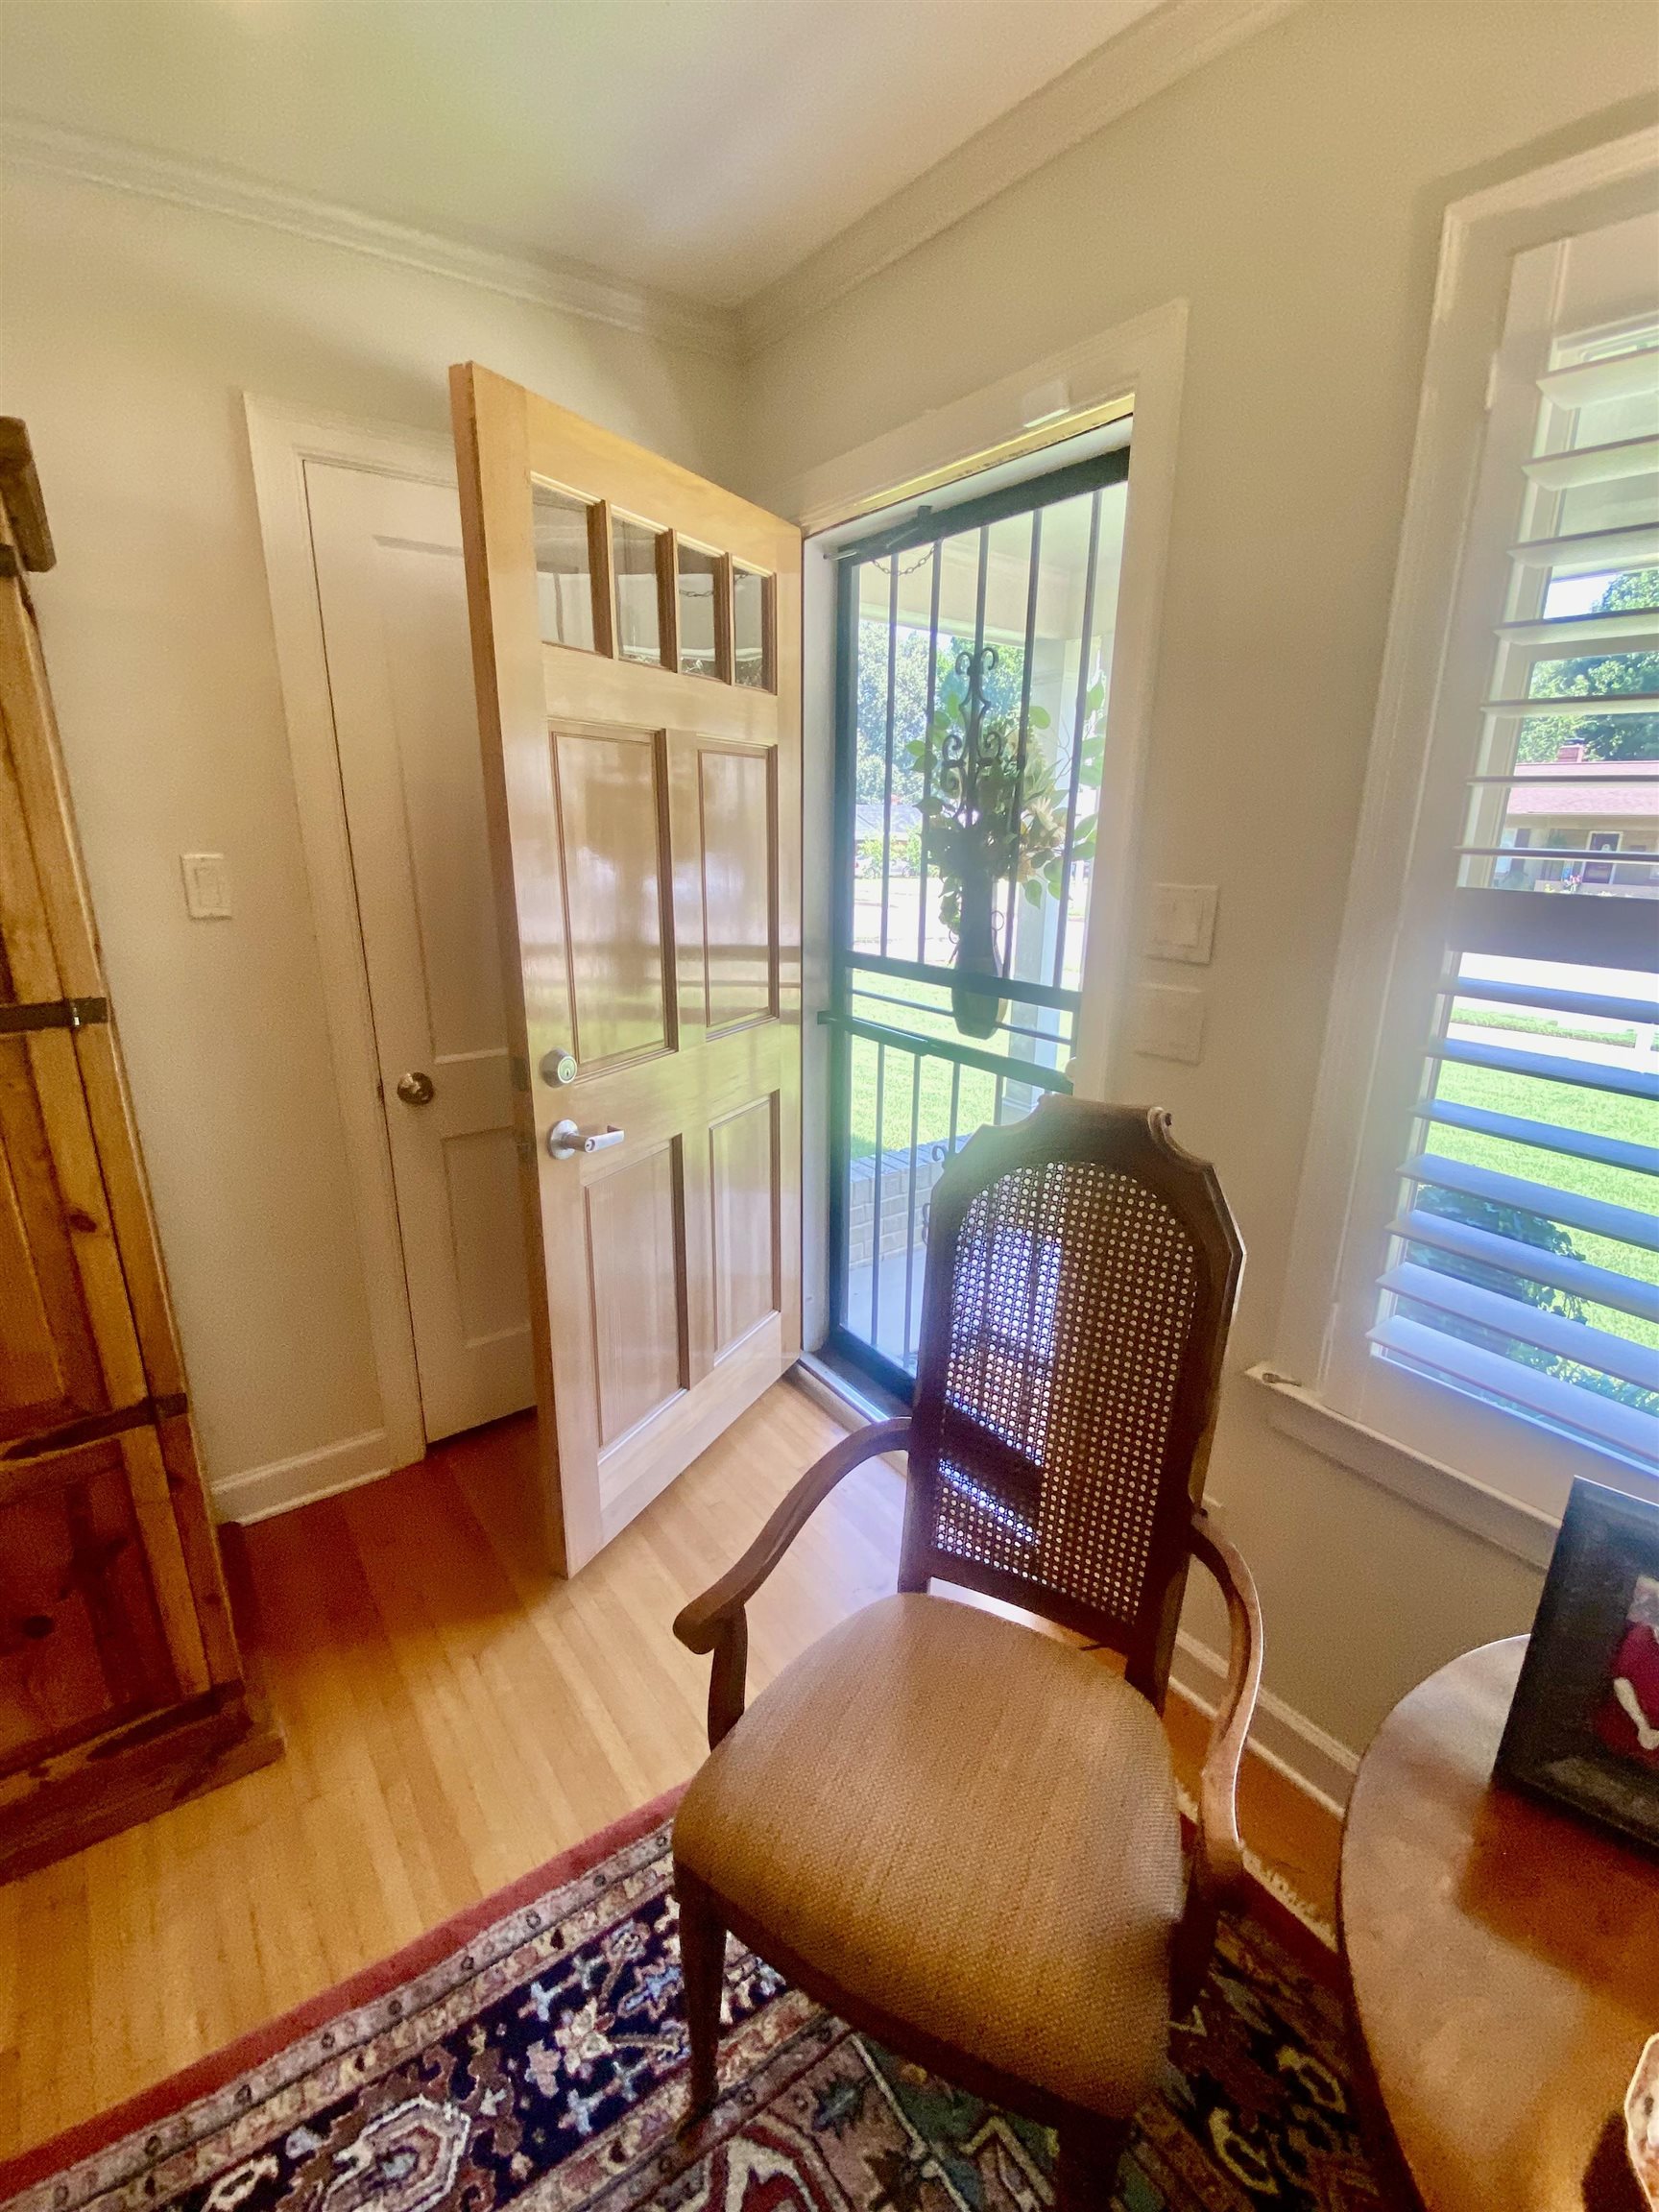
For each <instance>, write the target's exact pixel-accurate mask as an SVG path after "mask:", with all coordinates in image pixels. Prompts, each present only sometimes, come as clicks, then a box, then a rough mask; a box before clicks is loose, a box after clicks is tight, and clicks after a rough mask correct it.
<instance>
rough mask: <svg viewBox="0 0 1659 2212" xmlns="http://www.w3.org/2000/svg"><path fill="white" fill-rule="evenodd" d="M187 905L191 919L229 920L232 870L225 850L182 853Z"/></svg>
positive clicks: (204, 920) (186, 908)
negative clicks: (229, 867)
mask: <svg viewBox="0 0 1659 2212" xmlns="http://www.w3.org/2000/svg"><path fill="white" fill-rule="evenodd" d="M179 865H180V868H181V869H182V870H183V873H184V908H185V911H186V913H187V914H188V915H189V917H190V919H191V921H192V922H228V921H229V919H230V871H229V869H228V867H227V866H226V864H225V855H224V854H223V853H180V855H179Z"/></svg>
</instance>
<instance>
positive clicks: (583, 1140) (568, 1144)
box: [547, 1121, 627, 1160]
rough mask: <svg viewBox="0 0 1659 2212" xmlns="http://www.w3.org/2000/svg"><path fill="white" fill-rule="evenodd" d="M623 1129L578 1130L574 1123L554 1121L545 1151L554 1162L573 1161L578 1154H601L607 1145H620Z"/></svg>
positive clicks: (624, 1132)
mask: <svg viewBox="0 0 1659 2212" xmlns="http://www.w3.org/2000/svg"><path fill="white" fill-rule="evenodd" d="M626 1135H627V1131H626V1130H623V1129H580V1128H578V1127H577V1125H576V1123H575V1122H574V1121H555V1122H554V1124H553V1126H552V1128H551V1129H549V1130H548V1132H547V1149H548V1151H549V1152H551V1153H552V1155H553V1157H554V1159H555V1160H574V1159H575V1157H576V1155H577V1153H578V1152H603V1151H604V1149H605V1147H606V1146H607V1145H608V1144H620V1143H621V1142H622V1140H623V1138H624V1137H625V1136H626Z"/></svg>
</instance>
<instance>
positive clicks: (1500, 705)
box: [1480, 691, 1659, 715]
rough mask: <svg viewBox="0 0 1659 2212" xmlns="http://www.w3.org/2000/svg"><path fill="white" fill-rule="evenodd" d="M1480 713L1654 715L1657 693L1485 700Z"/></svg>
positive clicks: (1658, 704) (1574, 693) (1556, 694)
mask: <svg viewBox="0 0 1659 2212" xmlns="http://www.w3.org/2000/svg"><path fill="white" fill-rule="evenodd" d="M1480 711H1481V712H1482V713H1483V714H1518V715H1524V714H1654V713H1659V691H1591V692H1584V691H1566V692H1550V693H1547V694H1545V695H1543V696H1541V697H1539V698H1536V699H1488V700H1487V701H1486V702H1485V704H1484V705H1483V706H1482V708H1481V709H1480Z"/></svg>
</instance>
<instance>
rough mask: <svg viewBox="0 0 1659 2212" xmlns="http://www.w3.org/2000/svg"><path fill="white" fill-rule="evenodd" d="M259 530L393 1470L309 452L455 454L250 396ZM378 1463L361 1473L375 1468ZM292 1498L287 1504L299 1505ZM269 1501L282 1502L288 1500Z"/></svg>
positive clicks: (382, 1211)
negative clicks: (308, 493)
mask: <svg viewBox="0 0 1659 2212" xmlns="http://www.w3.org/2000/svg"><path fill="white" fill-rule="evenodd" d="M243 399H244V405H245V407H246V411H247V418H248V445H249V450H250V453H251V455H252V463H253V488H254V494H255V497H256V500H257V502H258V509H259V534H260V537H261V539H262V540H263V541H264V547H265V572H266V576H267V579H268V581H269V584H270V590H271V617H272V623H273V627H274V629H275V632H276V665H277V671H278V675H279V677H280V680H281V685H282V706H283V712H284V716H285V718H286V721H287V725H288V751H289V757H290V759H291V761H292V763H293V768H294V797H295V802H296V805H297V806H298V808H299V814H300V841H301V847H302V849H303V852H304V856H305V875H306V879H307V882H308V884H309V887H310V893H311V913H312V920H313V923H314V926H315V929H316V936H317V950H318V955H319V960H320V965H321V968H322V977H323V999H324V1005H325V1012H326V1017H327V1022H328V1041H329V1045H330V1046H331V1048H332V1051H333V1056H334V1082H335V1089H336V1092H337V1094H338V1096H339V1101H340V1119H341V1123H342V1125H343V1127H344V1130H345V1137H346V1159H347V1167H348V1172H349V1178H350V1187H351V1204H352V1213H353V1216H354V1219H355V1223H356V1231H357V1249H358V1256H359V1259H360V1261H361V1263H362V1269H363V1287H364V1293H365V1296H366V1298H367V1301H368V1307H369V1331H370V1338H371V1344H372V1348H373V1360H374V1373H375V1380H376V1383H377V1384H378V1387H379V1392H380V1407H381V1417H382V1425H383V1430H384V1437H385V1444H384V1453H385V1465H386V1467H387V1468H392V1467H404V1466H408V1465H410V1464H411V1463H412V1462H413V1461H415V1460H417V1459H420V1458H421V1457H422V1456H423V1455H424V1454H425V1450H426V1431H425V1426H424V1424H423V1422H422V1419H421V1378H420V1374H419V1371H418V1369H417V1367H416V1364H415V1332H414V1326H413V1323H412V1320H411V1318H410V1311H409V1291H408V1286H407V1284H406V1283H405V1281H404V1276H403V1243H402V1238H401V1235H400V1233H399V1230H398V1223H397V1193H396V1190H395V1189H394V1186H393V1181H392V1152H391V1146H390V1144H389V1143H388V1142H387V1135H386V1120H385V1115H384V1112H383V1111H382V1108H381V1104H380V1099H379V1093H378V1088H377V1086H378V1084H379V1080H380V1068H379V1054H378V1051H377V1049H376V1046H375V1041H374V1020H373V1008H372V1006H371V1002H370V997H369V968H368V962H367V959H366V957H365V954H364V950H363V931H362V923H361V920H360V918H359V915H358V910H357V889H356V881H355V878H354V876H353V873H352V867H351V845H350V837H349V831H348V828H347V820H346V797H345V792H344V789H343V788H342V785H341V781H340V757H339V751H338V746H337V742H336V737H335V730H334V713H333V708H332V704H331V701H330V697H329V688H328V663H327V657H326V654H325V647H324V637H323V613H322V606H321V602H320V600H319V597H318V589H317V571H316V565H315V562H314V559H313V555H312V550H311V524H310V515H309V509H308V507H307V503H306V496H305V464H306V463H307V462H308V461H325V462H329V463H332V464H334V465H335V466H337V467H341V468H348V469H362V470H364V471H365V472H367V473H371V474H376V475H385V476H401V477H407V478H411V479H413V480H414V481H415V482H417V483H422V484H439V485H448V486H450V487H453V485H454V482H455V456H454V451H453V448H452V447H451V446H450V444H449V441H448V440H447V439H446V438H445V437H443V436H441V435H440V434H438V433H436V432H427V431H421V430H413V429H402V428H399V427H397V425H395V424H390V423H385V424H382V423H377V422H368V421H356V420H354V419H352V418H350V417H348V416H336V415H325V414H319V413H312V412H309V411H301V410H298V409H294V408H291V407H286V406H284V405H282V404H281V403H280V402H279V401H273V400H266V399H260V398H257V397H254V395H253V394H252V393H246V394H244V396H243ZM379 1472H383V1470H382V1469H371V1470H370V1471H369V1474H360V1475H357V1476H355V1477H354V1479H355V1480H368V1479H370V1477H371V1476H372V1475H373V1474H375V1473H379ZM296 1502H297V1501H293V1500H287V1499H285V1500H283V1501H282V1502H281V1503H296ZM267 1509H273V1510H276V1509H280V1507H279V1506H275V1507H267Z"/></svg>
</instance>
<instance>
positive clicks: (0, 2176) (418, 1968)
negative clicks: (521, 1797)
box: [0, 1783, 685, 2203]
mask: <svg viewBox="0 0 1659 2212" xmlns="http://www.w3.org/2000/svg"><path fill="white" fill-rule="evenodd" d="M684 1794H685V1784H684V1783H680V1784H678V1785H677V1786H676V1787H675V1788H674V1789H672V1790H665V1791H663V1792H662V1794H661V1796H660V1797H653V1798H652V1799H651V1801H650V1803H649V1804H646V1805H637V1806H636V1807H635V1808H634V1810H633V1812H631V1813H624V1814H623V1815H622V1816H621V1818H620V1819H618V1820H613V1821H612V1822H611V1824H610V1826H609V1827H607V1828H600V1829H598V1830H596V1831H595V1833H594V1834H593V1835H591V1836H586V1837H584V1838H583V1839H582V1841H581V1842H580V1843H573V1844H572V1845H571V1846H570V1848H569V1850H567V1851H561V1852H560V1853H559V1854H558V1856H557V1857H555V1858H552V1859H549V1860H547V1861H545V1862H544V1863H542V1864H541V1865H540V1866H533V1867H532V1868H531V1869H530V1871H529V1872H528V1873H527V1874H521V1875H520V1876H519V1877H518V1879H517V1881H516V1882H510V1883H508V1885H507V1887H505V1888H504V1889H496V1890H493V1891H492V1892H491V1894H490V1895H489V1896H488V1897H480V1898H479V1899H477V1901H476V1902H475V1903H473V1904H471V1905H464V1906H463V1907H462V1909H461V1910H460V1911H459V1912H454V1913H451V1914H450V1916H449V1918H448V1919H447V1920H442V1921H440V1922H439V1924H438V1926H437V1927H436V1928H428V1929H427V1930H426V1932H425V1934H424V1935H421V1936H416V1937H415V1938H414V1939H413V1941H411V1942H408V1943H405V1944H404V1946H403V1948H402V1949H401V1950H400V1951H395V1952H393V1953H392V1955H391V1957H390V1958H387V1959H376V1960H373V1962H372V1963H371V1964H370V1965H367V1966H363V1967H360V1968H359V1969H358V1971H357V1972H356V1973H355V1974H349V1975H348V1976H347V1977H346V1979H345V1981H344V1982H336V1983H335V1984H333V1986H332V1987H331V1988H327V1989H322V1990H319V1991H318V1993H317V1995H316V1996H315V1997H307V1998H305V1999H304V2000H303V2001H302V2002H301V2003H300V2004H298V2005H296V2006H294V2007H293V2008H291V2009H290V2010H289V2011H286V2012H282V2013H279V2014H278V2015H277V2016H276V2018H275V2019H273V2020H265V2021H261V2023H260V2024H259V2026H258V2027H257V2028H250V2029H249V2030H248V2031H247V2032H246V2033H245V2034H242V2035H238V2036H236V2037H235V2038H234V2040H233V2041H231V2042H229V2043H227V2044H225V2045H224V2046H223V2047H222V2048H221V2049H219V2050H217V2051H210V2052H208V2053H206V2054H205V2055H204V2056H203V2057H201V2058H196V2059H192V2061H191V2062H190V2064H189V2065H188V2066H183V2067H180V2070H179V2072H178V2073H176V2074H169V2075H167V2076H165V2077H164V2079H163V2080H159V2081H156V2082H153V2083H152V2084H151V2086H150V2087H149V2088H148V2089H140V2090H137V2091H136V2092H135V2093H134V2094H133V2095H132V2096H131V2097H129V2098H127V2099H126V2100H125V2101H124V2102H123V2103H121V2104H113V2105H111V2106H110V2107H109V2109H108V2111H105V2112H96V2113H94V2114H93V2115H92V2116H91V2118H90V2119H87V2120H78V2121H77V2122H76V2123H75V2125H74V2126H73V2127H71V2128H64V2130H63V2132H62V2133H61V2134H60V2135H54V2136H51V2137H50V2138H49V2139H48V2140H47V2141H46V2142H44V2143H38V2144H36V2145H35V2146H34V2147H33V2149H31V2150H28V2151H23V2152H18V2153H17V2155H16V2156H15V2157H13V2158H7V2159H3V2160H0V2203H4V2202H5V2201H7V2200H10V2199H11V2198H12V2197H15V2196H17V2195H19V2194H20V2193H21V2192H22V2191H23V2190H25V2189H28V2188H31V2187H33V2186H34V2184H35V2183H36V2182H37V2181H41V2180H44V2179H45V2178H46V2177H47V2176H48V2175H52V2174H59V2173H61V2172H62V2171H63V2170H64V2169H65V2168H66V2167H70V2166H78V2165H80V2164H81V2162H82V2161H83V2159H85V2158H90V2157H92V2156H94V2155H95V2154H96V2153H97V2152H100V2151H107V2150H108V2149H109V2147H110V2145H111V2144H114V2143H119V2142H120V2141H121V2140H122V2139H123V2137H125V2136H128V2135H132V2134H135V2133H136V2132H137V2131H138V2130H139V2129H140V2128H147V2127H150V2126H152V2125H154V2123H155V2122H156V2121H157V2120H161V2119H164V2118H166V2117H167V2116H168V2115H169V2114H170V2113H174V2112H180V2111H182V2110H183V2109H184V2108H185V2106H187V2105H190V2104H196V2103H197V2102H198V2100H199V2099H201V2098H203V2097H210V2096H211V2095H212V2094H213V2092H214V2090H216V2089H222V2088H223V2087H224V2086H225V2084H226V2083H227V2082H228V2081H230V2080H234V2079H235V2078H236V2077H237V2075H239V2074H246V2073H248V2072H249V2071H250V2070H251V2069H252V2068H253V2067H255V2066H259V2065H262V2064H263V2063H264V2061H265V2060H266V2059H267V2058H271V2057H274V2056H276V2053H277V2052H278V2051H280V2050H282V2049H284V2048H285V2046H286V2045H288V2044H290V2043H293V2042H296V2041H298V2039H299V2038H300V2037H301V2035H308V2034H309V2033H310V2032H312V2030H313V2029H316V2028H321V2027H322V2026H323V2025H324V2024H325V2022H326V2021H329V2020H332V2019H333V2018H335V2016H336V2015H337V2014H339V2013H341V2012H349V2011H352V2010H354V2009H355V2008H356V2007H358V2006H359V2005H368V2004H372V2003H373V2000H374V1999H375V1998H376V1997H383V1996H384V1995H385V1994H386V1992H387V1991H388V1990H389V1989H391V1988H393V1987H395V1986H396V1984H398V1983H399V1982H407V1981H410V1980H412V1979H413V1977H414V1976H415V1975H417V1974H423V1973H424V1972H425V1971H426V1970H427V1968H428V1967H430V1966H435V1965H436V1964H437V1963H438V1961H439V1960H441V1959H445V1958H447V1957H448V1955H449V1953H450V1952H451V1951H458V1950H459V1949H460V1948H461V1946H462V1945H463V1944H464V1943H466V1942H467V1941H469V1938H470V1937H472V1936H476V1935H477V1934H478V1933H479V1931H480V1930H481V1929H484V1928H488V1927H491V1926H493V1923H494V1922H495V1921H497V1920H500V1919H504V1918H505V1917H506V1915H507V1914H508V1913H509V1912H512V1911H517V1908H518V1907H519V1906H520V1905H528V1904H529V1903H530V1901H531V1900H532V1898H536V1897H540V1896H541V1895H543V1894H544V1893H545V1892H546V1891H547V1890H549V1889H557V1888H561V1887H563V1886H564V1885H565V1883H566V1882H574V1881H575V1880H576V1879H577V1877H578V1876H579V1875H582V1874H586V1873H587V1872H588V1871H589V1869H590V1868H591V1867H593V1866H596V1865H597V1864H598V1863H599V1862H600V1861H601V1860H602V1859H608V1858H609V1857H610V1856H611V1854H612V1853H613V1851H622V1850H625V1849H626V1848H627V1846H628V1845H629V1844H630V1843H634V1842H637V1840H638V1839H639V1838H640V1837H641V1836H648V1835H649V1834H650V1832H651V1830H652V1829H653V1828H655V1827H657V1826H658V1825H659V1824H660V1823H661V1821H663V1820H665V1819H666V1818H667V1817H668V1815H669V1814H670V1813H672V1811H673V1810H674V1808H675V1806H676V1805H677V1804H678V1803H679V1802H680V1799H681V1797H682V1796H683V1795H684Z"/></svg>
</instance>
